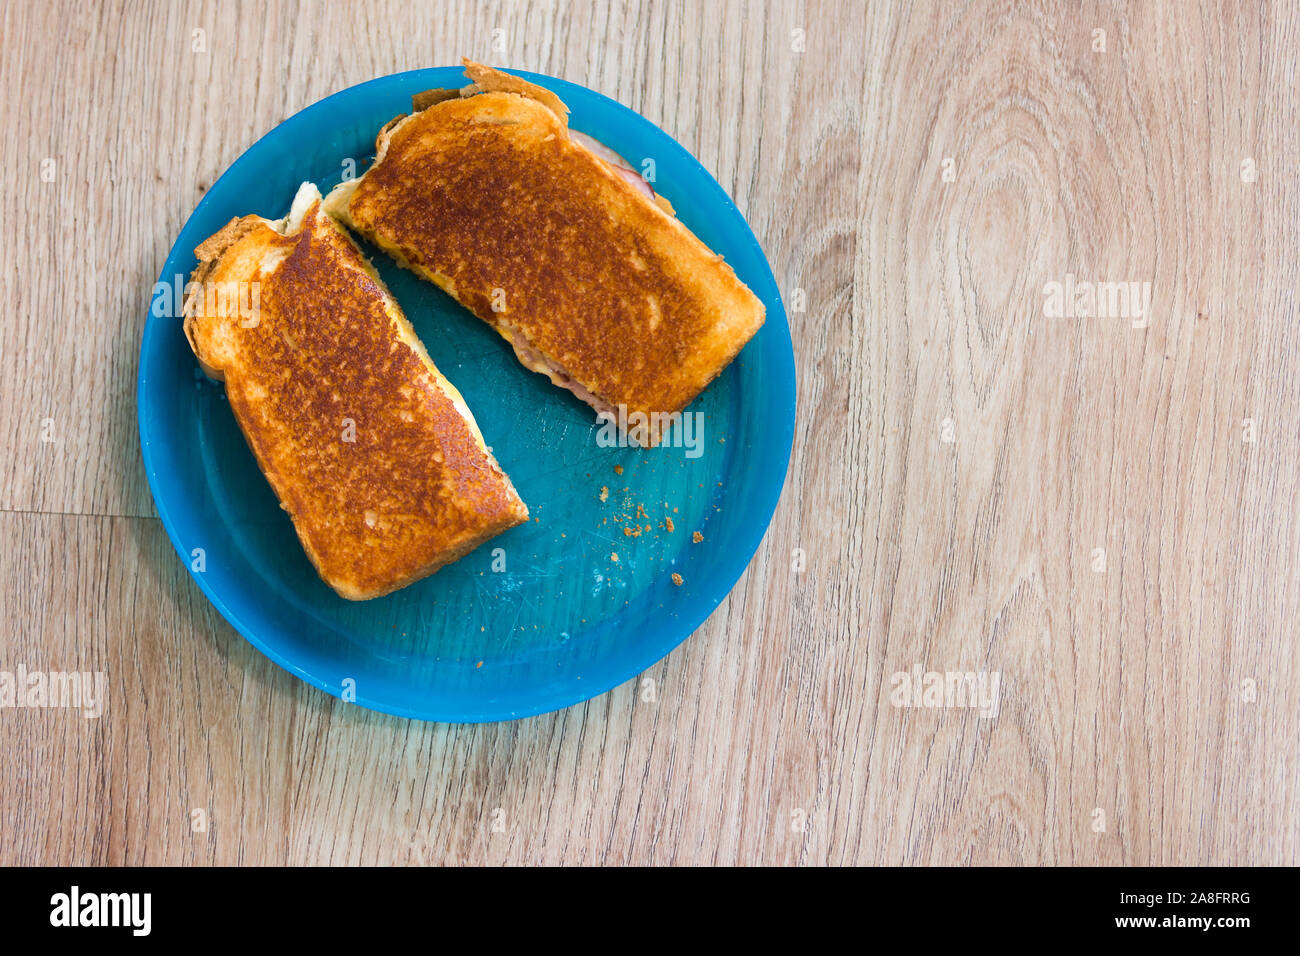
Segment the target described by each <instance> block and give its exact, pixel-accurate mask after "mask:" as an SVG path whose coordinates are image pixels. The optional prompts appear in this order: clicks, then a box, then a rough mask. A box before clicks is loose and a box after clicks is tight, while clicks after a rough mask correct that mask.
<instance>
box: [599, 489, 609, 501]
mask: <svg viewBox="0 0 1300 956" xmlns="http://www.w3.org/2000/svg"><path fill="white" fill-rule="evenodd" d="M600 500H601V501H609V485H601V486H600Z"/></svg>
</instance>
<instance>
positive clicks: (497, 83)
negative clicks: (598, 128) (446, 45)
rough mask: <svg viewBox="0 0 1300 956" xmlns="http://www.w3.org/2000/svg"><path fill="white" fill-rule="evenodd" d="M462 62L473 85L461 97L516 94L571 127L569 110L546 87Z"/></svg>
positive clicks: (462, 60)
mask: <svg viewBox="0 0 1300 956" xmlns="http://www.w3.org/2000/svg"><path fill="white" fill-rule="evenodd" d="M460 61H461V63H463V64H465V75H466V76H468V77H469V78H470V79H471V80H473V83H471V84H470V85H469V86H467V87H465V88H464V89H462V90H461V91H460V95H461V96H474V95H475V94H477V93H514V94H516V95H518V96H526V97H528V98H529V99H532V100H536V101H537V102H539V103H541V104H543V105H544V106H546V108H547V109H549V110H550V111H551V112H552V113H554V114H555V118H556V119H558V120H559V121H560V123H561V125H563V126H568V125H569V108H568V107H567V106H565V105H564V101H563V100H561V99H560V98H559V97H558V96H556V95H555V94H554V93H552V92H551V91H550V90H548V89H547V88H546V87H544V86H538V85H537V84H536V83H529V82H528V81H527V80H521V79H520V78H519V77H517V76H512V75H511V74H509V73H503V72H501V71H500V70H494V69H492V67H490V66H484V65H483V64H482V63H475V62H474V61H473V60H470V59H467V58H465V57H461V60H460Z"/></svg>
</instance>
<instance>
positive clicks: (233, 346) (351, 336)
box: [185, 199, 528, 600]
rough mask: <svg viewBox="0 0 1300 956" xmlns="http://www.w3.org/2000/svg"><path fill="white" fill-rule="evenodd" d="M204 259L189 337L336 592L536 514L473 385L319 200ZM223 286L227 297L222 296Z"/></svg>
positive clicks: (421, 565)
mask: <svg viewBox="0 0 1300 956" xmlns="http://www.w3.org/2000/svg"><path fill="white" fill-rule="evenodd" d="M282 230H283V231H282ZM196 255H197V256H198V258H199V260H200V261H199V264H198V266H197V268H196V269H195V270H194V275H193V280H194V281H195V282H198V283H199V284H200V285H199V287H198V288H196V289H194V291H193V292H192V294H191V295H190V297H189V299H188V301H187V303H186V318H185V333H186V337H187V339H188V340H189V342H190V345H191V347H192V348H193V350H194V353H195V355H196V356H197V357H198V359H199V361H200V363H201V364H202V366H203V368H204V369H205V370H207V371H209V373H210V374H213V376H214V377H216V378H218V379H220V380H222V381H224V382H225V387H226V395H227V397H228V399H229V404H230V407H231V410H232V411H233V412H234V415H235V419H236V421H237V422H238V424H239V426H240V429H241V431H242V432H243V434H244V437H245V438H246V439H247V441H248V444H249V447H250V448H251V449H252V451H253V454H254V456H255V457H256V459H257V462H258V465H259V466H260V467H261V469H262V472H263V474H264V475H265V476H266V478H267V480H268V481H269V483H270V484H271V487H272V488H273V489H274V491H275V493H276V495H277V497H278V498H279V500H280V503H281V506H282V507H283V508H284V509H285V510H286V511H287V512H288V513H289V515H290V517H291V518H292V520H293V524H294V528H295V530H296V532H297V534H298V537H299V539H300V541H301V542H302V545H303V548H304V550H305V551H306V553H307V556H308V557H309V558H310V559H311V561H312V563H313V565H314V566H315V567H316V569H317V571H318V572H319V573H320V576H321V578H322V579H323V580H324V581H325V582H326V583H327V584H329V585H330V586H331V587H333V588H334V589H335V591H337V592H338V593H339V594H340V595H342V596H343V597H345V598H348V599H350V600H365V599H369V598H374V597H379V596H382V595H384V594H388V593H391V592H392V591H395V590H397V589H398V588H401V587H404V586H406V585H407V584H410V583H412V582H413V581H416V580H418V579H419V578H422V577H424V576H426V575H428V574H431V573H433V572H434V571H436V570H437V569H438V568H440V567H443V566H445V565H446V564H448V563H450V562H451V561H454V560H456V559H457V558H459V557H461V556H463V555H464V554H466V553H468V552H469V551H471V550H472V549H474V548H475V547H477V546H478V545H479V544H481V543H482V542H484V541H486V540H487V539H488V538H491V537H492V536H494V535H496V534H498V533H500V532H501V531H504V530H506V529H507V528H510V527H513V526H514V525H517V524H520V523H522V522H523V521H525V520H527V517H528V510H527V508H526V507H525V506H524V504H523V502H522V501H521V500H520V499H519V496H518V494H517V493H516V492H515V490H514V487H513V486H512V485H511V483H510V480H509V478H507V477H506V475H505V473H504V472H503V471H502V470H501V468H500V467H499V465H498V464H497V462H496V460H495V459H494V458H493V456H492V454H491V453H490V451H488V449H487V448H486V447H485V445H484V443H483V438H482V436H481V434H480V433H479V430H478V426H477V425H476V424H475V422H474V420H473V417H472V416H471V415H470V414H469V411H468V409H466V408H465V407H464V402H463V399H461V397H460V394H459V393H458V392H457V391H456V390H455V388H453V387H452V386H451V384H450V383H449V382H447V381H446V379H445V378H443V377H442V375H441V374H440V373H439V372H438V370H437V369H436V367H435V366H434V365H433V363H432V362H431V361H430V360H429V358H428V356H427V354H426V353H425V351H424V348H423V346H422V345H421V344H420V342H419V340H418V338H416V336H415V333H414V331H413V330H412V329H411V327H410V324H409V322H407V321H406V318H405V316H404V315H403V314H402V312H401V309H400V308H399V307H398V305H397V303H396V302H395V301H394V300H393V299H392V297H391V295H389V293H388V291H387V289H385V288H384V286H383V284H382V282H381V281H380V280H379V277H378V275H377V274H375V273H374V272H373V269H372V268H371V267H370V266H369V263H368V262H366V261H365V258H364V256H363V255H362V254H361V252H360V251H359V250H358V249H357V247H356V245H355V244H354V243H353V242H352V240H351V239H350V238H349V237H348V236H347V235H346V234H345V233H344V232H343V231H342V230H341V229H340V228H339V227H338V226H337V225H335V224H334V223H333V222H332V221H331V220H330V219H329V217H328V216H326V215H325V214H324V213H323V211H322V210H321V208H320V202H319V199H317V200H316V201H315V202H313V203H312V205H311V206H310V207H309V208H308V210H307V211H306V214H305V215H304V216H303V218H302V222H301V226H300V227H299V228H297V229H291V228H290V227H288V226H286V225H285V224H284V223H274V222H271V221H268V220H265V219H262V218H261V217H258V216H246V217H244V218H242V219H236V220H232V221H231V222H230V223H229V224H227V225H226V226H225V227H223V228H222V229H221V230H220V231H218V232H217V233H215V234H214V235H213V236H211V237H209V238H208V239H207V240H205V241H204V242H203V243H202V244H201V245H200V246H199V247H198V249H197V250H196ZM240 283H244V287H243V289H241V287H240V286H239V284H240ZM253 283H256V284H257V289H258V293H257V296H256V298H257V307H256V310H255V314H253V315H251V316H250V311H251V310H249V309H247V308H245V307H246V306H247V305H248V304H249V302H251V301H252V299H253V296H252V294H251V284H253ZM223 286H224V287H225V288H226V289H227V290H228V292H227V295H226V297H225V298H224V299H223V298H222V297H221V296H219V295H215V294H213V290H214V289H220V288H222V287H223ZM244 290H248V291H244ZM232 291H233V294H234V298H235V300H236V302H235V305H233V306H232V304H231V295H230V293H231V292H232Z"/></svg>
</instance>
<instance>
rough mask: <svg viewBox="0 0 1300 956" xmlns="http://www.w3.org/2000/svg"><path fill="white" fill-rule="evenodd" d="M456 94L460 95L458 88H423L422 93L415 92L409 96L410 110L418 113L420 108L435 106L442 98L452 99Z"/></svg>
mask: <svg viewBox="0 0 1300 956" xmlns="http://www.w3.org/2000/svg"><path fill="white" fill-rule="evenodd" d="M458 96H460V90H425V91H424V92H423V93H416V94H415V95H414V96H412V97H411V112H412V113H418V112H420V110H424V109H428V108H429V107H430V106H435V105H436V104H438V103H441V102H442V101H443V100H454V99H456V98H457V97H458Z"/></svg>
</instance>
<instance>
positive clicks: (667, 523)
mask: <svg viewBox="0 0 1300 956" xmlns="http://www.w3.org/2000/svg"><path fill="white" fill-rule="evenodd" d="M673 510H674V511H676V510H677V509H676V508H674V509H673ZM664 527H665V528H667V529H668V533H669V534H672V533H673V519H672V518H665V519H664Z"/></svg>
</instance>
